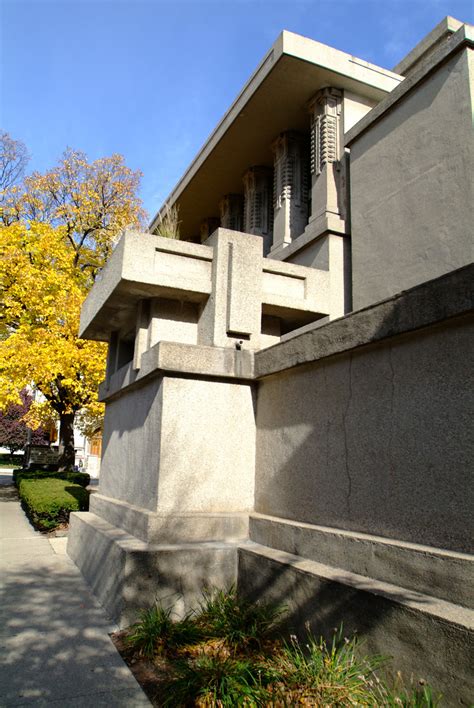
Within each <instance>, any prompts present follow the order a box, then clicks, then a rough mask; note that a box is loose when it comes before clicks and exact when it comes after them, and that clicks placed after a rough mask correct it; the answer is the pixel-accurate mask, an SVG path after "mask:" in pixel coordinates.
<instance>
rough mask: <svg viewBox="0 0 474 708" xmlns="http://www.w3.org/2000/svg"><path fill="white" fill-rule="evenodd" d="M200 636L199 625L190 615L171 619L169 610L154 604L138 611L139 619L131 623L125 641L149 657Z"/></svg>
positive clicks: (191, 641) (197, 639)
mask: <svg viewBox="0 0 474 708" xmlns="http://www.w3.org/2000/svg"><path fill="white" fill-rule="evenodd" d="M201 637H202V634H201V632H200V629H199V627H198V626H197V624H196V623H195V622H193V620H192V619H191V618H190V617H185V618H184V619H182V620H180V621H173V620H172V618H171V611H170V610H166V609H165V608H163V607H160V606H159V605H154V606H153V607H150V609H148V610H142V611H141V612H140V619H139V621H138V622H137V623H136V624H135V625H133V627H132V629H131V631H130V634H129V635H128V639H127V641H128V643H129V644H130V645H131V646H133V647H134V648H135V649H136V650H137V651H138V653H139V654H140V655H141V656H146V657H148V658H151V657H153V656H155V655H157V654H166V653H167V652H169V651H170V650H172V649H176V648H177V647H180V646H186V645H188V644H193V643H195V642H196V641H199V640H200V639H201Z"/></svg>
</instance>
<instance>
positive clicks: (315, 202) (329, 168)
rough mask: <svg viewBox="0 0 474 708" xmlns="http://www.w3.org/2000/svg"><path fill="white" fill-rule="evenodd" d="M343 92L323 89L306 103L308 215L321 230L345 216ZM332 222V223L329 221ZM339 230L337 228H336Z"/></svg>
mask: <svg viewBox="0 0 474 708" xmlns="http://www.w3.org/2000/svg"><path fill="white" fill-rule="evenodd" d="M341 108H342V91H340V90H339V89H335V88H324V89H321V91H318V93H317V94H316V95H315V96H314V98H313V99H312V100H311V102H310V104H309V110H310V114H311V216H310V220H309V221H310V223H312V222H315V221H316V222H317V221H321V232H322V231H324V230H327V228H330V227H331V225H334V223H335V224H336V225H337V222H340V221H341V219H343V216H344V207H343V194H342V180H341V158H342V151H343V147H342V138H343V135H342V125H341ZM331 221H332V222H333V224H331ZM338 230H339V229H338Z"/></svg>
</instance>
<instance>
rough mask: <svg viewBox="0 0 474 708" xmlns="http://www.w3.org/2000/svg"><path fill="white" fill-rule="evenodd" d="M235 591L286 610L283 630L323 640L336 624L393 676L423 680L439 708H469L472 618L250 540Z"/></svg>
mask: <svg viewBox="0 0 474 708" xmlns="http://www.w3.org/2000/svg"><path fill="white" fill-rule="evenodd" d="M238 589H239V592H241V593H243V594H244V595H246V596H248V597H250V598H253V599H260V600H269V601H273V602H277V603H281V604H283V605H285V606H286V607H287V611H288V614H287V620H286V624H285V630H286V631H287V632H294V633H296V634H300V635H303V634H304V633H305V632H306V630H307V628H308V627H309V628H310V629H311V630H312V632H313V633H314V634H315V635H316V636H319V635H324V636H326V637H330V636H331V634H332V633H333V631H334V629H336V628H337V627H339V626H340V624H341V623H343V626H344V632H345V633H347V635H348V636H349V635H352V634H353V633H354V632H357V633H358V635H359V636H360V637H361V638H362V639H363V640H364V653H371V654H382V655H384V656H389V657H391V658H392V662H391V667H392V670H393V672H394V673H395V672H396V671H398V670H400V671H401V672H402V674H403V676H404V677H405V679H406V680H408V682H409V680H410V677H412V676H413V678H414V680H415V681H416V680H420V679H422V680H425V681H428V682H429V683H430V684H432V686H433V687H434V688H435V689H436V691H437V692H440V693H442V694H443V703H442V705H446V706H450V705H453V706H454V705H471V703H472V698H473V696H474V682H473V677H472V671H471V667H472V666H473V665H474V612H473V611H472V610H470V609H467V608H465V607H461V606H460V605H456V604H453V603H450V602H446V601H445V600H440V599H439V598H436V597H432V596H430V595H427V594H423V593H419V592H416V591H413V590H408V589H406V588H404V587H401V586H399V585H394V584H391V583H387V582H383V581H381V580H377V579H373V578H369V577H366V576H362V575H358V574H356V573H353V572H350V571H347V570H344V569H341V568H337V567H333V566H330V565H326V564H323V563H318V562H316V561H313V560H308V559H305V558H302V557H300V556H297V555H294V554H290V553H286V552H284V551H280V550H276V549H274V548H269V547H267V546H263V545H261V544H257V543H254V542H252V541H250V542H248V543H247V544H242V545H241V546H240V548H239V564H238Z"/></svg>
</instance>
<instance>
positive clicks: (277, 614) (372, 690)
mask: <svg viewBox="0 0 474 708" xmlns="http://www.w3.org/2000/svg"><path fill="white" fill-rule="evenodd" d="M282 615H283V609H282V608H281V607H278V606H276V605H272V604H269V603H251V602H249V601H248V600H245V599H242V598H239V597H238V595H237V593H236V591H235V589H233V588H232V589H231V590H230V591H223V590H214V591H210V592H206V593H204V596H203V600H202V602H201V604H200V606H199V607H198V609H197V610H196V611H195V612H193V613H191V614H189V615H187V616H186V617H185V618H184V619H183V620H179V621H174V620H173V618H172V615H171V612H170V611H169V610H165V609H164V608H162V607H160V606H159V605H156V606H154V607H152V608H151V609H149V610H145V611H143V612H142V613H141V615H140V619H139V621H138V622H137V623H136V624H135V625H133V626H132V627H131V628H130V629H129V630H128V631H127V632H126V637H127V640H126V641H127V644H128V646H129V647H131V648H132V651H134V652H135V655H136V656H142V657H143V656H146V657H147V658H148V659H149V660H151V661H152V662H155V664H154V666H155V669H156V671H157V676H158V674H159V676H160V678H157V679H156V684H155V685H156V687H157V689H159V691H158V693H157V692H156V691H155V694H154V695H152V696H151V697H152V702H153V704H154V705H156V706H158V705H159V706H161V705H163V706H168V707H170V706H208V707H211V706H215V707H216V708H217V707H219V708H220V707H222V708H225V707H227V706H229V707H230V706H294V705H305V706H321V707H323V706H340V707H345V706H348V707H349V706H355V705H358V706H368V707H372V708H375V707H378V706H386V707H387V708H392V707H393V708H395V706H402V707H405V708H434V707H435V706H436V705H437V699H435V698H434V696H433V693H432V690H431V689H430V687H429V686H420V685H418V686H411V687H410V688H408V689H406V688H405V687H404V686H403V684H402V682H401V678H400V679H399V681H398V684H397V685H396V686H394V687H391V688H390V687H389V686H388V685H387V683H386V682H385V681H384V680H383V678H381V675H380V672H381V669H382V668H383V666H384V664H385V663H386V660H385V659H384V658H382V657H377V656H364V654H363V652H362V647H361V643H360V642H359V641H358V640H357V639H356V638H345V637H344V636H343V633H342V628H341V629H340V630H339V631H338V632H337V633H335V634H334V636H333V637H332V640H331V641H330V642H326V641H325V640H324V639H322V638H320V639H316V638H315V637H314V636H313V635H312V634H311V633H309V632H308V634H307V636H306V637H305V639H304V641H299V640H298V639H297V637H296V636H292V637H291V639H290V641H285V640H283V639H281V638H279V637H278V636H276V632H277V629H278V624H279V622H280V620H281V619H282ZM135 661H136V658H135V659H133V660H132V661H131V666H132V669H133V664H134V663H135ZM160 672H161V673H160ZM149 695H150V692H149Z"/></svg>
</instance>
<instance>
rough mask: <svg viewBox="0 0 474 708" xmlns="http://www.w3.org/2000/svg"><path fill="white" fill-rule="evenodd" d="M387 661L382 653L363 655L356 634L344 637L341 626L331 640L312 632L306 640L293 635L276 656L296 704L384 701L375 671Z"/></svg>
mask: <svg viewBox="0 0 474 708" xmlns="http://www.w3.org/2000/svg"><path fill="white" fill-rule="evenodd" d="M384 663H385V659H384V658H382V657H379V656H373V657H369V656H360V650H359V647H358V640H357V638H355V637H353V638H352V639H348V638H343V637H342V628H341V629H340V630H339V631H338V632H336V633H335V634H334V636H333V638H332V641H331V643H330V644H328V643H327V642H326V641H325V640H324V639H323V638H320V639H319V640H316V639H315V638H314V637H313V635H312V634H311V633H309V632H308V635H307V638H306V642H305V643H304V644H301V643H300V642H299V641H298V640H297V638H296V637H292V638H291V641H290V642H285V643H284V645H283V649H282V651H281V653H280V654H279V655H278V657H276V665H277V668H278V671H279V673H280V681H281V685H282V689H283V692H284V695H285V698H286V699H287V700H289V701H290V703H291V704H296V705H297V704H306V705H321V706H333V705H334V706H335V705H337V706H353V705H364V706H373V707H374V708H375V707H376V706H380V705H383V698H384V694H385V690H384V687H383V685H382V683H381V682H380V680H379V679H378V677H377V675H376V671H377V670H378V669H380V667H381V666H382V665H383V664H384Z"/></svg>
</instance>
